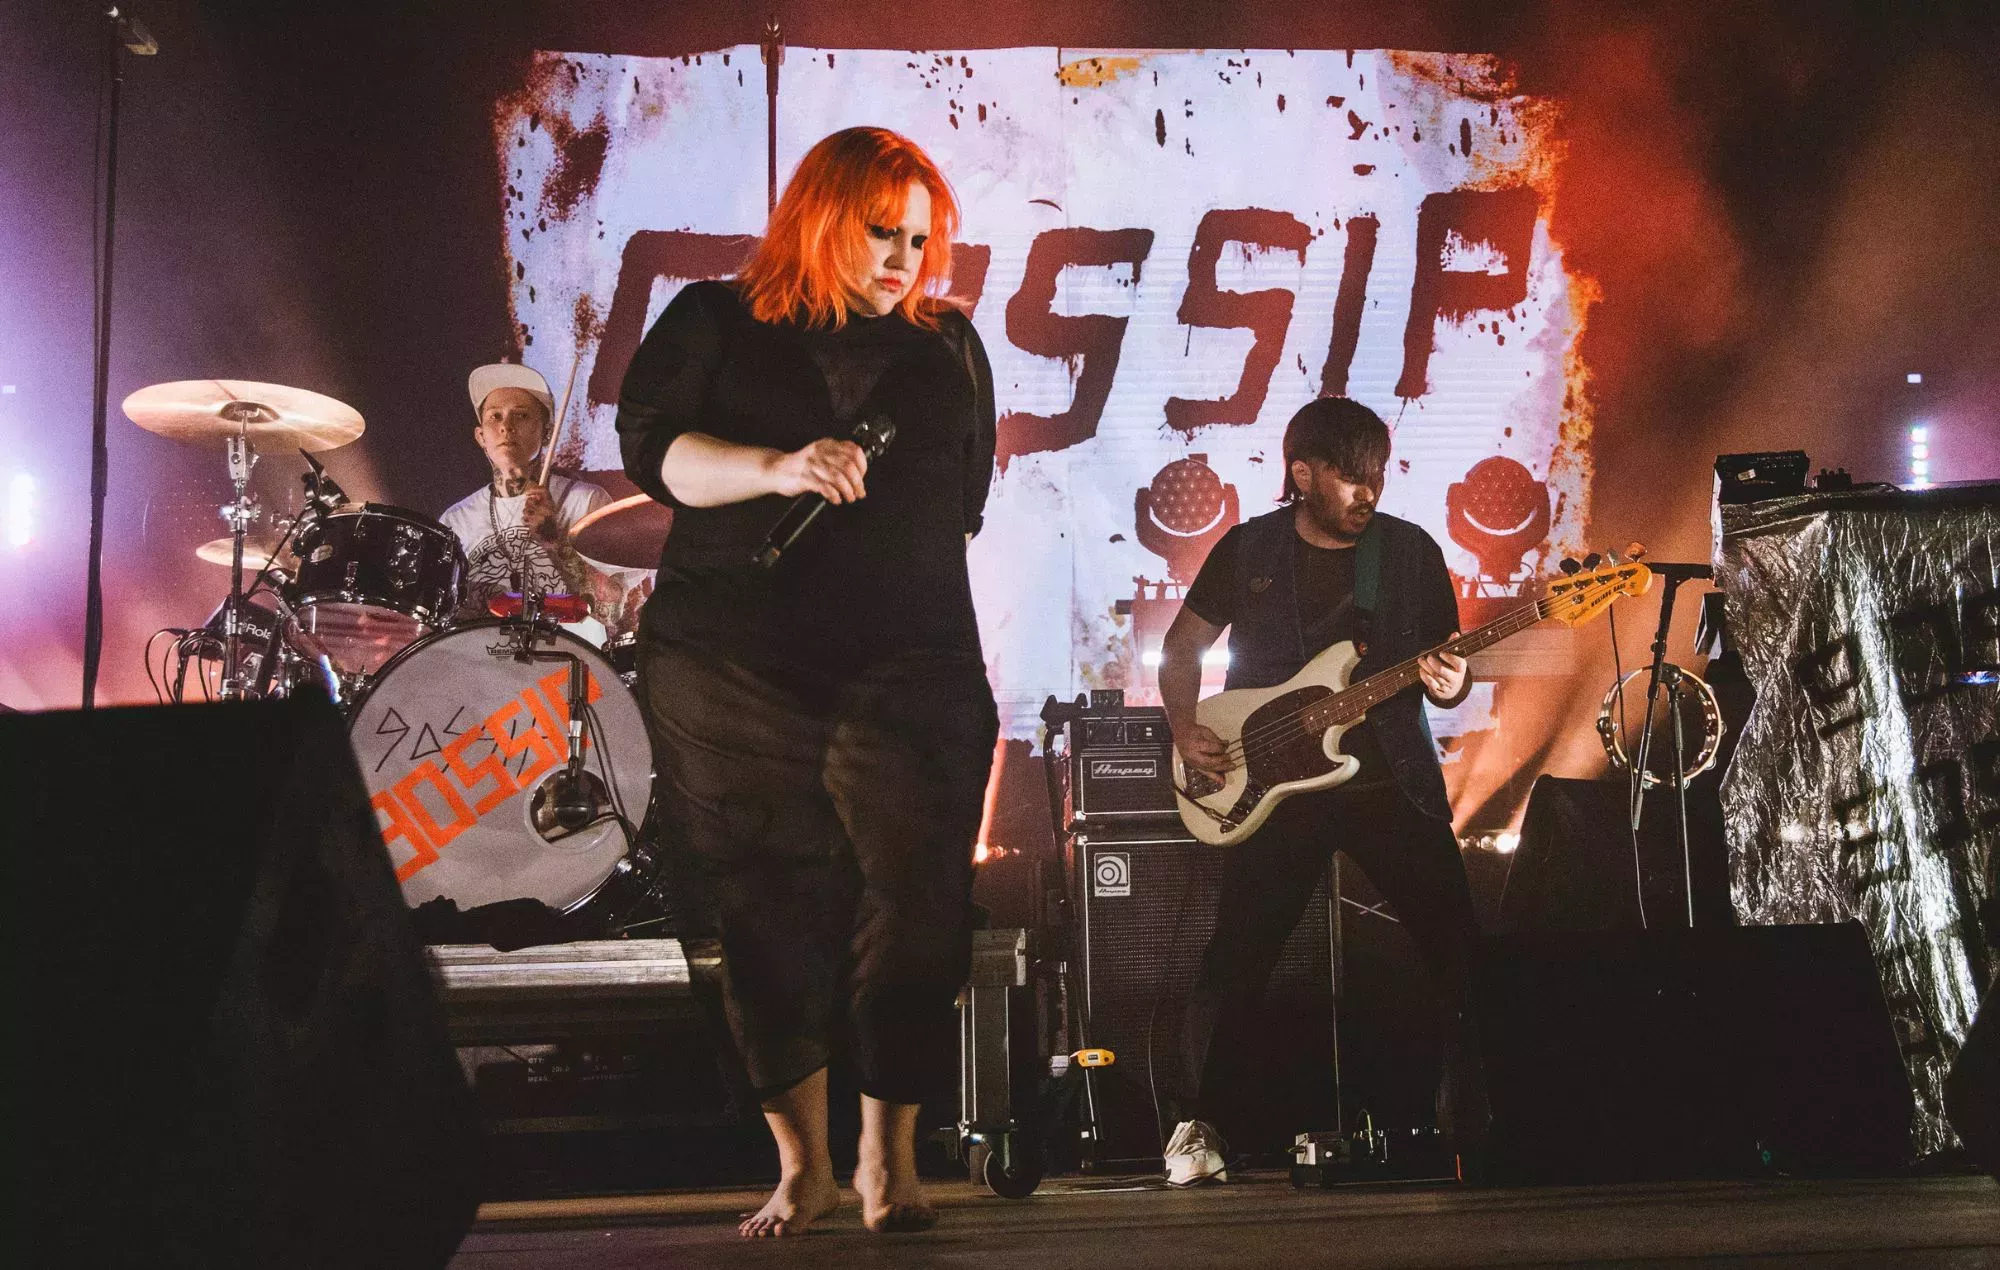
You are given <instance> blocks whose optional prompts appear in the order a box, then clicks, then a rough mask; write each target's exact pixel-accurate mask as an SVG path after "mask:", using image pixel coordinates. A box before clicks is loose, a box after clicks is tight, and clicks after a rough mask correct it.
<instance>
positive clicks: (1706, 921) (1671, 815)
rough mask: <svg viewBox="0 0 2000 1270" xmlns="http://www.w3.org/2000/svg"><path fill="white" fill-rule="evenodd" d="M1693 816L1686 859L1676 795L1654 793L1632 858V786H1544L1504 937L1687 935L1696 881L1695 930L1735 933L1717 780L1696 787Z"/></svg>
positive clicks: (1529, 823) (1512, 889)
mask: <svg viewBox="0 0 2000 1270" xmlns="http://www.w3.org/2000/svg"><path fill="white" fill-rule="evenodd" d="M1687 814H1688V839H1687V851H1686V853H1685V855H1684V854H1683V852H1682V850H1681V834H1680V808H1679V804H1678V801H1677V800H1676V798H1675V795H1674V791H1673V790H1671V789H1666V788H1655V789H1651V790H1649V791H1647V793H1646V806H1645V814H1644V816H1643V817H1642V818H1641V820H1640V829H1639V840H1638V846H1637V849H1636V851H1635V850H1634V847H1633V841H1632V830H1631V824H1632V813H1631V804H1630V795H1629V790H1628V787H1627V785H1626V782H1624V781H1622V780H1606V781H1594V780H1572V779H1568V778H1565V777H1560V776H1540V777H1537V778H1536V779H1535V785H1534V788H1533V789H1532V790H1531V791H1530V792H1529V794H1528V807H1527V811H1526V812H1525V813H1524V814H1523V815H1522V818H1521V843H1520V846H1519V848H1518V849H1517V850H1516V851H1515V853H1514V858H1513V860H1512V862H1511V865H1510V867H1509V869H1508V872H1507V879H1506V883H1505V886H1504V889H1503V891H1502V893H1501V897H1500V913H1499V920H1500V929H1502V930H1506V931H1518V932H1522V933H1530V932H1536V931H1566V930H1574V931H1587V930H1640V929H1643V928H1644V927H1646V926H1648V925H1652V926H1663V925H1681V926H1685V925H1687V922H1688V886H1687V879H1688V876H1689V874H1690V873H1691V874H1692V876H1693V880H1694V913H1695V925H1697V926H1728V925H1732V924H1734V922H1735V920H1736V918H1735V912H1734V910H1733V909H1732V908H1731V905H1730V901H1729V860H1728V849H1727V847H1726V845H1725V843H1724V837H1723V831H1722V804H1721V802H1720V800H1719V798H1718V796H1717V793H1716V782H1715V778H1714V776H1713V774H1708V775H1704V776H1701V777H1697V778H1696V779H1695V780H1694V781H1692V782H1690V783H1689V785H1688V790H1687ZM1642 904H1643V905H1644V907H1643V910H1642V908H1641V905H1642Z"/></svg>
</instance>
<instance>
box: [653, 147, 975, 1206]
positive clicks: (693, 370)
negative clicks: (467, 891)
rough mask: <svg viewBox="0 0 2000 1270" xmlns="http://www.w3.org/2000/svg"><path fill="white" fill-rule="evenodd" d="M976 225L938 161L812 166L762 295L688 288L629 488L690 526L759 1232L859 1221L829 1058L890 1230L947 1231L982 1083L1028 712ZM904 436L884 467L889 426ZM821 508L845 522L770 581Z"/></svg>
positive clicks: (656, 358) (658, 685) (687, 905)
mask: <svg viewBox="0 0 2000 1270" xmlns="http://www.w3.org/2000/svg"><path fill="white" fill-rule="evenodd" d="M957 228H958V205H957V202H956V200H955V199H954V198H953V196H952V192H951V187H950V185H949V183H947V182H946V180H945V178H944V175H943V174H942V173H941V172H940V171H939V170H938V168H937V165H936V164H934V163H933V162H932V161H931V160H930V158H929V157H928V156H927V155H925V154H924V152H923V151H922V150H921V149H919V148H918V147H917V146H916V145H915V144H914V143H913V142H911V141H910V140H909V139H907V138H905V137H902V136H899V135H898V134H896V133H893V132H890V131H888V130H886V129H882V128H849V129H846V130H844V131H841V132H836V133H834V134H833V135H832V136H829V137H827V138H825V139H824V140H822V141H820V142H819V143H818V144H817V145H815V146H813V148H812V149H811V150H810V151H808V152H807V154H806V156H805V158H804V159H802V160H801V161H800V163H799V166H798V169H797V171H795V172H794V173H793V174H792V178H791V180H790V182H789V183H788V184H787V186H786V189H785V193H784V197H783V198H782V199H781V200H780V201H779V203H778V206H777V208H776V209H775V210H774V211H773V212H772V214H771V218H770V224H769V226H768V228H767V231H766V233H765V236H764V238H763V240H762V242H761V244H760V245H759V246H758V248H757V250H756V252H755V254H754V255H753V256H752V258H751V259H750V261H749V263H748V264H747V265H746V266H745V267H744V269H743V271H742V273H741V274H740V276H739V277H737V278H736V279H735V280H734V281H733V282H728V283H724V282H696V283H692V284H690V285H688V286H687V287H685V288H683V289H682V290H681V292H680V293H679V294H678V295H676V296H675V297H674V299H673V300H672V302H671V303H669V304H668V305H667V308H666V311H665V312H664V313H662V314H661V315H660V318H659V320H658V321H657V322H656V323H655V324H654V326H653V328H652V329H651V330H650V331H649V332H648V333H647V335H646V339H645V341H644V343H643V344H642V345H641V346H640V348H639V351H638V352H637V354H636V355H634V357H633V359H632V364H631V367H630V369H629V370H628V372H627V374H626V377H625V382H624V387H623V389H622V391H621V393H620V397H619V403H618V433H619V439H620V444H621V446H622V449H623V455H624V460H625V470H626V472H627V473H628V474H629V475H630V476H631V478H632V479H633V480H634V481H636V482H638V484H639V486H640V487H641V488H642V489H644V490H645V491H646V492H647V493H649V494H651V495H652V496H653V497H654V498H656V499H658V500H659V501H661V502H663V503H665V504H667V505H668V506H671V507H673V508H674V509H675V518H674V527H673V532H672V533H671V534H670V535H669V536H668V539H667V543H666V547H665V549H664V551H663V552H662V555H661V560H660V570H659V577H658V581H657V583H656V585H655V589H654V591H653V595H652V599H651V600H650V601H649V602H648V604H647V606H646V609H645V613H644V616H643V619H642V622H641V640H640V650H639V690H640V695H641V698H642V700H643V702H644V704H645V707H646V712H647V717H648V720H649V724H650V727H651V731H652V739H653V750H654V762H655V769H656V771H657V773H658V776H657V779H656V782H655V788H656V791H657V797H658V804H659V811H660V814H661V822H662V825H663V827H664V829H665V832H666V835H667V836H668V838H669V839H670V850H671V852H672V854H673V857H674V860H675V865H676V868H675V874H676V880H677V891H678V895H677V900H678V902H677V905H676V907H677V908H678V909H680V910H682V919H683V926H684V942H698V941H697V939H696V938H695V937H696V936H704V935H705V936H712V938H713V939H714V941H715V942H716V943H717V944H718V945H719V949H720V954H721V956H720V966H721V987H722V998H723V1002H724V1012H725V1014H726V1016H727V1019H728V1024H729V1030H730V1035H731V1038H732V1040H733V1041H734V1043H735V1046H736V1049H737V1052H738V1053H739V1055H740V1056H741V1057H742V1059H743V1062H744V1065H745V1067H746V1068H747V1070H748V1072H749V1076H750V1080H751V1083H752V1085H753V1086H754V1087H755V1088H756V1090H757V1093H758V1096H759V1098H760V1100H761V1102H762V1105H763V1109H764V1116H765V1120H766V1122H767V1123H768V1124H769V1125H770V1128H771V1132H772V1135H773V1137H774V1138H775V1139H776V1140H777V1145H778V1155H779V1160H780V1165H781V1168H782V1175H781V1177H780V1180H779V1182H778V1186H777V1189H776V1190H775V1191H774V1192H773V1194H772V1196H771V1198H770V1201H769V1202H768V1203H766V1204H765V1205H764V1207H763V1209H762V1210H761V1211H759V1212H758V1213H756V1214H755V1215H753V1216H751V1217H749V1218H747V1219H746V1220H745V1221H744V1222H743V1225H742V1233H743V1234H744V1235H746V1236H764V1235H794V1234H799V1233H802V1232H803V1231H804V1230H805V1229H806V1228H807V1227H808V1226H810V1225H811V1224H812V1222H813V1221H814V1220H815V1219H816V1218H818V1217H820V1216H822V1215H823V1214H825V1213H826V1212H828V1211H830V1210H832V1209H833V1208H834V1207H835V1206H836V1205H837V1204H838V1202H839V1189H838V1184H837V1182H836V1180H835V1178H834V1176H833V1166H832V1163H831V1159H830V1155H829V1151H828V1143H827V1064H828V1062H829V1060H830V1059H832V1058H834V1057H835V1056H836V1055H837V1054H844V1056H845V1057H846V1059H847V1061H849V1062H850V1063H851V1064H852V1065H853V1068H854V1070H855V1073H856V1075H857V1077H858V1080H859V1083H860V1087H861V1091H862V1097H861V1141H860V1147H859V1153H858V1155H859V1160H858V1165H857V1167H856V1169H855V1173H854V1178H853V1182H854V1189H855V1190H856V1191H857V1192H858V1193H859V1196H860V1200H861V1214H862V1219H863V1221H864V1222H865V1223H866V1224H867V1226H868V1227H869V1228H870V1229H871V1230H876V1231H895V1230H921V1229H925V1228H927V1227H929V1226H930V1225H931V1224H933V1223H934V1222H935V1221H936V1214H935V1212H934V1211H933V1210H932V1209H931V1208H930V1207H929V1206H928V1205H927V1204H926V1203H925V1202H924V1198H923V1195H922V1193H921V1191H920V1189H919V1187H918V1182H917V1173H916V1158H915V1151H916V1148H915V1131H916V1121H917V1109H918V1107H917V1105H918V1103H919V1102H920V1101H921V1100H922V1099H923V1098H924V1096H925V1095H926V1094H928V1093H931V1092H933V1091H935V1090H937V1089H938V1086H939V1083H940V1081H941V1080H945V1079H948V1078H949V1074H950V1073H951V1072H953V1071H954V1070H955V1068H954V1061H955V1044H956V1031H955V1026H954V1022H955V1021H954V1016H953V1001H954V998H955V996H956V994H957V992H958V989H959V987H960V985H961V984H962V983H963V982H964V981H965V977H966V973H967V970H968V968H969V962H970V957H971V884H972V849H973V840H974V838H975V837H976V835H977V833H978V828H979V819H980V812H981V806H982V800H983V795H984V791H985V786H986V778H987V773H988V768H989V766H990V764H991V761H992V755H993V743H994V739H995V736H996V735H997V733H998V726H999V725H998V719H997V716H996V714H995V710H994V704H993V694H992V691H991V689H990V688H989V687H988V685H987V680H986V673H985V661H984V658H983V656H982V654H981V651H980V645H979V627H978V623H977V621H976V619H975V616H974V613H973V606H972V589H971V583H970V580H969V578H968V576H967V572H966V561H965V555H966V546H967V543H968V542H970V540H971V537H972V535H973V534H974V533H976V532H977V531H978V529H979V525H980V518H981V514H982V512H983V510H984V507H985V503H986V492H987V487H988V485H989V483H990V482H991V480H992V473H993V444H994V407H993V389H992V375H991V372H990V371H989V369H988V367H987V363H986V354H985V351H984V349H983V348H982V347H981V346H980V342H979V337H978V335H977V334H976V333H975V332H974V330H973V327H972V323H971V322H970V321H969V320H968V319H967V318H966V316H965V314H964V313H962V312H961V311H960V310H959V309H957V308H955V307H953V306H952V305H950V304H949V303H947V302H946V301H945V300H944V299H943V293H944V289H945V287H946V285H947V283H948V280H949V275H950V265H951V241H952V237H953V236H954V234H955V233H956V231H957ZM885 423H886V424H887V425H889V426H891V427H893V437H892V440H891V441H890V443H889V444H888V446H887V448H886V449H885V450H882V451H881V452H880V453H879V455H878V456H877V457H875V458H873V459H872V460H871V459H870V458H869V456H868V453H867V452H866V451H864V449H863V448H862V447H861V446H860V445H857V444H856V443H855V442H854V441H853V440H851V439H850V438H851V437H852V436H854V435H855V434H856V432H857V425H858V424H867V425H869V426H871V427H875V426H879V425H881V424H885ZM800 498H818V499H823V500H825V504H826V507H825V511H824V513H823V514H821V515H820V516H819V517H818V518H817V520H816V521H815V522H813V523H812V524H811V525H810V526H809V527H808V528H807V529H806V531H805V532H803V533H801V534H800V535H799V537H798V538H797V540H796V542H795V543H793V544H792V545H790V546H788V547H786V549H785V550H784V551H783V553H782V554H781V555H780V556H779V557H778V558H777V560H776V563H775V564H771V565H769V567H765V566H764V565H761V564H759V563H756V562H755V558H756V557H757V556H758V555H759V554H760V551H761V550H762V548H763V547H764V546H765V545H766V542H767V537H768V536H770V535H771V534H772V531H773V527H774V525H775V524H776V523H777V522H778V521H779V520H780V519H781V518H783V517H787V516H788V508H790V507H792V505H793V504H794V502H795V500H798V499H800Z"/></svg>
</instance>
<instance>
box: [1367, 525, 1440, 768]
mask: <svg viewBox="0 0 2000 1270" xmlns="http://www.w3.org/2000/svg"><path fill="white" fill-rule="evenodd" d="M1382 538H1383V534H1382V522H1381V521H1380V520H1370V521H1369V522H1368V528H1366V529H1364V530H1362V531H1361V541H1360V542H1357V543H1356V544H1355V545H1354V608H1355V624H1356V627H1357V629H1358V630H1359V631H1360V633H1361V638H1362V641H1363V643H1364V644H1365V643H1366V642H1367V641H1368V640H1370V639H1372V638H1373V637H1374V631H1375V613H1376V608H1375V598H1376V596H1378V595H1380V594H1381V590H1382ZM1417 726H1418V727H1420V728H1422V729H1423V733H1424V741H1425V742H1426V743H1427V744H1435V743H1436V741H1435V738H1433V737H1432V735H1431V720H1430V712H1429V711H1428V710H1426V709H1424V708H1423V707H1422V706H1421V705H1419V706H1418V708H1417Z"/></svg>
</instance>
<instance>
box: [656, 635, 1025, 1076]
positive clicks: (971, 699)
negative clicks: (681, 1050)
mask: <svg viewBox="0 0 2000 1270" xmlns="http://www.w3.org/2000/svg"><path fill="white" fill-rule="evenodd" d="M639 691H640V696H641V699H642V700H643V702H644V703H645V707H646V716H647V722H648V727H649V728H650V730H651V733H652V740H653V754H654V763H655V767H656V771H657V773H658V774H657V777H656V779H655V781H654V789H655V792H656V797H657V799H658V803H659V812H660V815H661V817H662V823H663V826H664V828H665V829H666V831H667V837H668V838H669V840H670V841H669V844H668V850H669V851H672V852H675V853H680V854H681V855H682V858H681V859H680V860H679V861H677V864H678V865H679V866H680V867H678V868H676V869H675V870H674V876H675V878H676V880H677V881H678V882H679V883H680V884H681V885H683V886H684V887H686V888H688V889H690V890H692V891H693V892H694V894H692V895H687V896H680V897H677V905H678V906H688V905H691V906H692V907H693V908H694V909H695V910H696V913H695V917H696V920H697V921H705V922H706V923H708V924H712V929H713V930H714V932H715V934H716V935H717V937H718V938H719V941H720V944H721V950H722V971H721V974H722V997H723V1006H724V1012H725V1014H726V1016H727V1018H728V1022H729V1029H730V1033H731V1037H732V1039H733V1040H734V1042H735V1044H736V1048H737V1052H738V1053H739V1054H740V1056H741V1057H742V1059H743V1062H744V1065H745V1067H746V1068H747V1070H748V1072H749V1076H750V1082H751V1085H752V1086H753V1087H754V1088H755V1089H756V1091H757V1093H758V1095H759V1097H761V1098H769V1097H770V1096H772V1095H774V1094H777V1093H780V1092H782V1091H784V1090H786V1089H788V1088H790V1087H791V1086H793V1085H795V1084H797V1083H798V1082H799V1081H801V1080H804V1079H805V1078H806V1077H808V1076H810V1075H812V1074H813V1073H814V1072H815V1071H817V1070H819V1069H820V1068H822V1067H824V1066H826V1064H827V1061H828V1059H829V1057H831V1055H832V1054H833V1053H834V1051H835V1050H836V1048H844V1049H845V1051H846V1053H847V1054H848V1056H849V1058H850V1059H851V1060H852V1061H853V1063H854V1066H855V1069H856V1073H857V1075H858V1077H859V1081H860V1085H861V1088H862V1091H863V1092H864V1093H867V1094H869V1095H871V1096H873V1097H876V1098H880V1099H882V1100H884V1101H887V1102H898V1103H914V1102H920V1101H922V1100H923V1098H924V1097H925V1096H926V1095H927V1094H929V1093H931V1092H933V1090H934V1089H935V1088H936V1087H937V1085H938V1084H939V1082H940V1081H941V1080H948V1079H949V1076H950V1074H951V1073H952V1072H953V1071H954V1070H955V1052H956V1044H957V1029H956V1026H955V1016H954V1014H953V1003H954V1000H955V999H956V997H957V994H958V990H959V988H960V987H961V986H962V985H963V984H964V982H965V978H966V974H967V972H968V970H969V968H970V966H969V963H970V960H971V955H972V932H971V912H972V904H971V890H972V848H973V840H974V839H975V837H977V835H978V832H979V818H980V815H981V812H982V809H983V805H984V798H985V792H986V779H987V775H988V772H989V769H990V767H991V765H992V761H993V743H994V739H995V737H996V736H997V734H998V731H999V723H998V718H997V715H996V714H995V711H994V706H993V694H992V691H991V689H990V688H989V687H988V686H987V682H986V674H985V668H984V666H983V665H981V664H980V662H979V661H978V659H977V658H976V657H956V658H955V657H948V656H943V655H931V654H906V655H902V656H895V657H891V658H889V659H886V660H884V661H881V662H878V663H877V664H875V665H874V666H873V667H871V668H869V669H868V670H866V671H865V672H862V673H861V674H860V675H859V676H858V677H855V678H852V679H849V680H846V681H843V682H826V681H820V680H815V679H810V678H807V677H803V676H801V677H799V678H798V679H797V680H788V681H786V682H782V683H781V682H779V681H777V680H776V679H775V678H774V677H772V676H770V675H767V674H759V673H756V672H753V671H751V670H750V669H747V668H745V667H743V666H739V665H736V664H734V663H732V662H729V661H726V660H724V659H722V658H720V657H717V656H715V655H713V654H711V653H708V652H705V651H703V650H701V649H697V648H694V647H691V646H689V645H686V644H681V643H674V642H668V641H661V640H654V639H647V640H643V641H642V643H641V649H640V655H639Z"/></svg>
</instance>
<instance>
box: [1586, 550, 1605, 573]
mask: <svg viewBox="0 0 2000 1270" xmlns="http://www.w3.org/2000/svg"><path fill="white" fill-rule="evenodd" d="M1603 563H1604V557H1603V556H1600V555H1598V554H1597V553H1596V552H1595V551H1593V552H1591V553H1590V554H1589V555H1587V556H1585V557H1584V558H1583V567H1584V568H1586V569H1595V568H1596V567H1597V566H1598V565H1601V564H1603Z"/></svg>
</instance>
